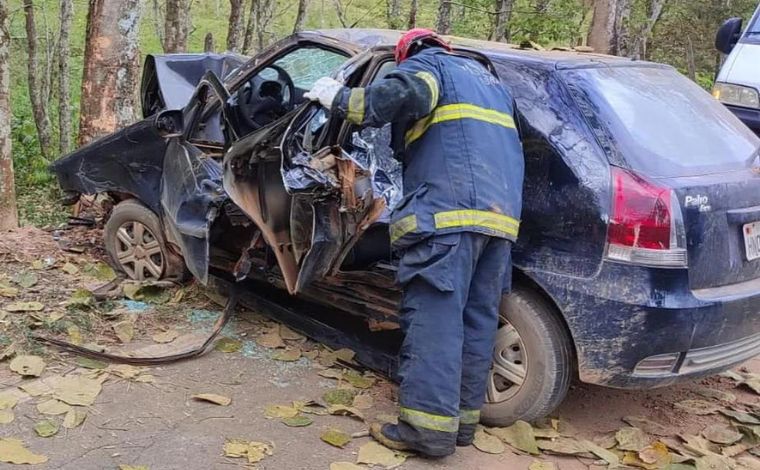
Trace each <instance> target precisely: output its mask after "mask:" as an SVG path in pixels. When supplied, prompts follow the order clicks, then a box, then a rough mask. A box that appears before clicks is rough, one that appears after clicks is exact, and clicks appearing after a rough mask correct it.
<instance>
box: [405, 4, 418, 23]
mask: <svg viewBox="0 0 760 470" xmlns="http://www.w3.org/2000/svg"><path fill="white" fill-rule="evenodd" d="M406 26H407V28H409V29H412V28H416V27H417V0H412V3H411V5H409V21H408V22H407V25H406Z"/></svg>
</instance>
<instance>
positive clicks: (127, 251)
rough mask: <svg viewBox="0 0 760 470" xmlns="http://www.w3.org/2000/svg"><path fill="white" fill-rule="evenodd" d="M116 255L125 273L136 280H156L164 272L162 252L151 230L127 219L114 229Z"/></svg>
mask: <svg viewBox="0 0 760 470" xmlns="http://www.w3.org/2000/svg"><path fill="white" fill-rule="evenodd" d="M116 257H117V259H118V262H119V264H120V265H121V268H122V269H123V270H124V272H126V273H127V275H128V276H129V277H130V278H132V279H135V280H137V281H145V280H157V279H160V278H161V275H162V274H163V272H164V253H163V251H162V250H161V244H160V242H159V241H158V240H157V239H156V236H155V235H154V234H153V232H151V230H150V229H149V228H148V227H146V226H145V225H143V224H142V223H140V222H137V221H127V222H124V223H123V224H121V226H119V228H118V230H117V231H116Z"/></svg>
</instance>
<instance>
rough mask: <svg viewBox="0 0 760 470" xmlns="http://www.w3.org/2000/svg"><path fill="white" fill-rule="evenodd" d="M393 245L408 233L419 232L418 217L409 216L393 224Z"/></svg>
mask: <svg viewBox="0 0 760 470" xmlns="http://www.w3.org/2000/svg"><path fill="white" fill-rule="evenodd" d="M390 230H391V243H393V242H395V241H396V240H398V239H399V238H401V237H403V236H404V235H406V234H407V233H410V232H414V231H415V230H417V216H416V215H414V214H412V215H407V216H406V217H402V218H400V219H399V220H397V221H396V222H393V223H392V224H391V229H390Z"/></svg>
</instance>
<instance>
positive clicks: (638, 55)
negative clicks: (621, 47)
mask: <svg viewBox="0 0 760 470" xmlns="http://www.w3.org/2000/svg"><path fill="white" fill-rule="evenodd" d="M664 6H665V0H652V1H651V3H650V4H649V15H648V17H647V20H646V22H645V23H644V27H643V28H642V30H641V33H640V34H639V37H638V38H636V40H635V41H634V43H633V45H632V47H631V50H630V51H629V56H630V57H632V58H634V59H636V60H639V59H644V58H646V57H647V45H648V43H649V38H650V37H652V31H654V27H655V26H656V25H657V22H658V21H659V20H660V16H662V9H663V7H664Z"/></svg>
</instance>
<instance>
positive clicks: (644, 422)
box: [623, 416, 673, 437]
mask: <svg viewBox="0 0 760 470" xmlns="http://www.w3.org/2000/svg"><path fill="white" fill-rule="evenodd" d="M623 421H625V422H626V423H628V424H630V425H631V426H632V427H634V428H639V429H641V430H642V431H644V432H645V433H647V434H653V435H655V436H663V437H665V436H672V435H673V432H672V431H670V430H668V428H667V426H665V425H663V424H660V423H658V422H655V421H652V420H650V419H648V418H645V417H644V416H626V417H624V418H623Z"/></svg>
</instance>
